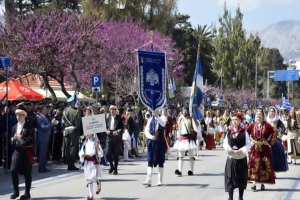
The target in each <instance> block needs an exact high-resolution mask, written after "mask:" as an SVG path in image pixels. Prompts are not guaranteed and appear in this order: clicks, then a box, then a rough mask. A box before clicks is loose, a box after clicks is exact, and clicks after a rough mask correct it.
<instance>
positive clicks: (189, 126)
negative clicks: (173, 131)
mask: <svg viewBox="0 0 300 200" xmlns="http://www.w3.org/2000/svg"><path fill="white" fill-rule="evenodd" d="M178 132H179V140H177V141H176V143H175V144H174V149H177V150H178V155H179V159H178V169H176V170H175V174H176V175H178V176H181V175H182V167H183V158H184V156H185V152H186V151H188V154H189V159H190V170H189V171H188V175H189V176H192V175H193V174H194V162H195V158H194V152H195V150H196V149H197V146H196V143H195V140H194V135H195V134H201V126H200V124H199V123H198V121H197V119H196V118H195V116H194V114H191V117H190V116H189V110H188V108H187V107H184V108H183V109H182V116H181V117H180V118H179V119H178Z"/></svg>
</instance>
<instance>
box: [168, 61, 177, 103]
mask: <svg viewBox="0 0 300 200" xmlns="http://www.w3.org/2000/svg"><path fill="white" fill-rule="evenodd" d="M168 61H169V66H170V74H169V76H168V77H169V80H171V82H172V78H173V64H174V58H172V57H170V58H169V59H168ZM172 84H173V83H172ZM172 90H173V88H172ZM173 92H174V91H173ZM174 98H175V94H174Z"/></svg>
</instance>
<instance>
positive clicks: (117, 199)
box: [101, 197, 140, 200]
mask: <svg viewBox="0 0 300 200" xmlns="http://www.w3.org/2000/svg"><path fill="white" fill-rule="evenodd" d="M137 199H140V198H125V197H102V198H101V200H137Z"/></svg>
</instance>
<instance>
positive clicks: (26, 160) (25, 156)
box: [10, 106, 34, 200]
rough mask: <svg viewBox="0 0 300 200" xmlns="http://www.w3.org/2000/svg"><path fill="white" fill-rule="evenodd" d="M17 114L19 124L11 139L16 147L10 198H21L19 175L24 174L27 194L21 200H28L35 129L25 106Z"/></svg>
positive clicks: (13, 158)
mask: <svg viewBox="0 0 300 200" xmlns="http://www.w3.org/2000/svg"><path fill="white" fill-rule="evenodd" d="M15 113H16V116H17V120H18V123H17V125H15V126H14V127H13V128H12V138H11V141H12V144H13V146H14V147H15V151H14V153H13V155H12V163H11V174H12V182H13V189H14V193H13V194H12V195H11V196H10V199H16V198H17V197H18V196H19V174H22V175H24V177H25V194H24V195H22V196H21V198H20V199H21V200H26V199H30V198H31V196H30V188H31V183H32V177H31V171H32V164H33V151H34V150H33V144H34V141H33V140H34V127H33V124H32V122H31V121H30V118H26V117H27V112H26V108H25V107H24V106H20V107H18V108H17V109H16V111H15Z"/></svg>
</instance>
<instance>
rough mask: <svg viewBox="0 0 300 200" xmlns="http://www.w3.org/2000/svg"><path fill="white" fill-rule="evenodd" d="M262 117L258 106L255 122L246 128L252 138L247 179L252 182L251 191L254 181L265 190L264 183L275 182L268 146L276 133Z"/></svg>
mask: <svg viewBox="0 0 300 200" xmlns="http://www.w3.org/2000/svg"><path fill="white" fill-rule="evenodd" d="M264 118H265V115H264V112H263V109H262V108H258V109H257V110H256V114H255V122H254V123H252V124H251V125H250V126H249V127H248V128H247V132H248V133H249V134H250V137H251V138H252V139H253V141H252V143H253V146H252V147H251V148H250V151H249V163H248V181H249V182H253V186H252V187H251V189H252V190H253V191H255V190H256V182H259V183H261V184H262V185H261V190H265V185H264V184H265V183H268V184H275V177H274V169H273V162H272V156H271V149H270V147H271V146H272V145H273V144H274V143H275V141H276V138H277V134H276V133H275V132H274V129H273V127H272V126H271V125H270V124H269V123H268V122H266V121H265V120H264Z"/></svg>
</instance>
